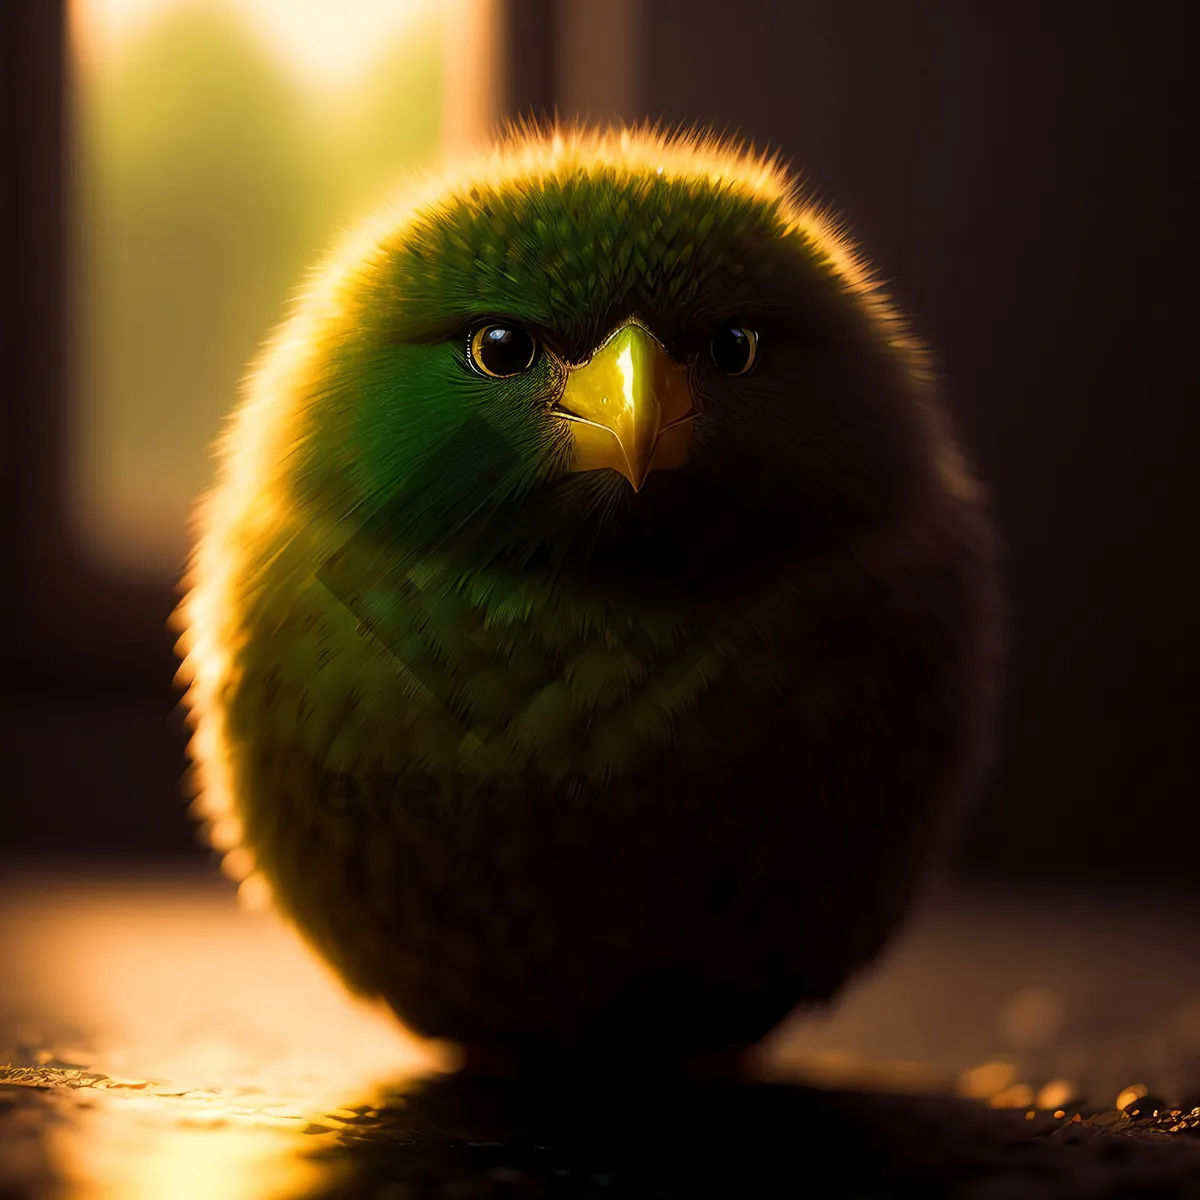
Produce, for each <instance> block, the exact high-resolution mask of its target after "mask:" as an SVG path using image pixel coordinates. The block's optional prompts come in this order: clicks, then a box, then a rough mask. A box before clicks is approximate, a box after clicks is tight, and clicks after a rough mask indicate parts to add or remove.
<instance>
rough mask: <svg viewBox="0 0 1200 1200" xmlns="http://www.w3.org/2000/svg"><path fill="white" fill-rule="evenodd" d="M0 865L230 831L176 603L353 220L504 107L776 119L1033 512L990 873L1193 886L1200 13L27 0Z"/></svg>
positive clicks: (919, 2)
mask: <svg viewBox="0 0 1200 1200" xmlns="http://www.w3.org/2000/svg"><path fill="white" fill-rule="evenodd" d="M0 8H2V13H3V16H2V18H0V19H2V20H3V35H4V48H3V54H4V58H3V62H2V64H0V80H2V85H3V89H4V93H3V95H4V117H5V125H4V134H3V137H4V142H3V159H2V160H0V175H2V178H3V189H4V204H5V210H4V219H3V221H2V222H0V239H2V240H3V253H4V275H3V303H4V307H5V312H6V314H7V315H6V317H5V319H4V322H3V330H2V335H3V338H4V344H3V362H4V369H3V384H2V385H0V386H2V393H3V422H4V423H3V427H2V428H3V434H2V437H0V467H2V470H0V489H2V493H0V494H2V498H3V504H4V511H5V513H6V518H5V520H4V522H3V528H2V529H0V538H2V539H3V541H2V553H0V564H3V566H2V567H0V571H2V572H3V577H4V587H3V589H0V605H2V606H3V608H2V612H3V617H4V620H5V628H7V629H8V630H9V631H10V632H9V636H8V637H6V638H4V639H3V642H2V643H0V655H2V656H3V661H2V664H0V688H2V689H3V692H2V696H3V698H2V701H0V703H2V705H3V710H2V720H0V755H2V756H3V761H4V763H5V764H6V768H7V769H6V772H5V777H4V778H5V793H6V795H5V804H4V809H3V813H4V816H3V823H2V826H0V858H5V857H8V858H14V859H18V860H21V861H24V862H29V861H33V860H38V859H45V860H49V861H51V862H55V863H64V862H67V861H68V860H74V859H80V858H82V859H108V858H112V859H117V858H119V859H132V860H159V859H161V860H176V861H178V860H183V859H191V860H195V861H201V860H203V857H204V854H203V852H202V851H200V850H199V849H197V848H196V846H195V844H194V840H193V836H192V831H191V829H190V827H189V824H188V822H187V821H186V820H185V818H184V811H185V805H184V799H183V797H182V795H181V792H180V790H179V787H178V780H179V775H180V773H181V770H182V767H183V757H182V754H183V745H184V734H183V729H182V726H181V724H180V722H179V719H178V717H177V715H175V713H174V706H175V703H176V700H177V696H176V693H175V691H174V690H173V685H172V676H173V673H174V661H173V656H172V650H171V636H170V634H169V633H168V632H167V629H166V627H165V622H166V619H167V615H168V613H169V612H170V610H171V608H172V606H173V603H174V599H175V594H174V590H173V589H174V585H175V580H176V578H177V577H178V575H179V572H180V567H181V563H182V561H183V557H184V555H185V552H186V548H187V544H188V543H187V536H188V535H187V513H188V508H189V505H190V504H191V502H192V500H193V498H194V497H195V496H196V494H197V493H198V492H199V491H200V490H201V489H203V488H204V487H205V486H206V485H207V483H208V481H209V479H210V477H211V472H212V461H211V458H210V454H209V446H210V444H211V442H212V440H213V438H214V437H215V436H216V434H217V432H218V430H219V428H220V424H221V421H222V418H223V416H224V414H225V413H226V412H227V411H228V409H229V407H230V405H231V404H232V402H233V400H234V398H235V394H236V389H237V385H238V380H239V378H240V377H241V374H242V372H243V370H244V368H245V366H246V364H247V362H248V360H249V359H250V358H251V356H252V355H253V354H254V352H255V350H256V348H257V346H258V344H259V342H260V341H261V340H262V338H263V337H264V336H265V334H266V333H267V332H268V331H269V330H270V329H271V327H272V326H273V325H274V324H275V322H276V321H277V320H278V319H279V317H280V315H281V313H282V310H283V307H284V305H285V303H286V302H287V300H288V298H289V296H290V294H291V293H292V291H293V289H294V288H295V287H296V286H297V285H298V284H299V283H300V282H301V281H302V279H303V277H304V272H305V270H306V269H307V268H308V267H309V266H310V265H311V263H312V262H313V260H314V258H315V257H317V256H318V255H319V254H320V252H321V251H322V249H323V247H324V246H325V245H326V244H327V242H328V241H329V239H330V237H331V235H332V234H333V233H334V232H336V231H337V230H338V229H339V228H341V226H342V225H344V224H346V223H348V222H351V221H353V220H354V219H355V218H356V217H357V216H358V215H359V214H360V213H361V212H362V211H363V210H365V209H367V208H369V207H372V206H374V205H375V204H376V203H377V202H378V200H379V199H380V197H381V196H383V195H384V194H386V192H387V190H388V189H389V187H390V186H391V185H392V184H393V183H394V182H395V181H396V180H397V179H398V178H399V177H402V176H403V175H404V174H405V173H407V172H409V171H411V170H414V169H420V168H424V167H433V166H436V165H437V163H438V162H439V161H440V160H441V159H442V158H444V157H447V156H449V157H453V156H454V155H455V154H457V153H459V152H460V151H461V150H462V148H463V147H464V146H466V145H468V144H470V143H471V142H472V141H474V140H477V139H479V138H480V137H483V136H486V133H487V131H488V129H489V128H491V127H492V126H493V124H494V122H495V121H496V120H497V119H498V118H500V117H502V116H505V115H512V114H518V113H530V112H533V113H544V112H551V111H554V110H557V111H558V112H559V113H561V114H562V115H564V116H575V115H582V116H585V117H589V118H592V119H595V120H604V119H608V118H613V117H620V118H627V119H640V118H642V117H645V116H649V117H651V118H663V119H665V120H667V121H669V122H674V121H698V122H702V123H706V124H712V125H713V126H715V127H717V128H719V129H728V130H731V131H738V132H740V133H742V134H744V135H746V136H747V137H750V138H753V139H754V140H755V142H756V143H759V144H763V143H766V144H769V145H770V146H772V147H776V148H778V149H780V150H781V151H782V152H783V153H784V154H785V155H786V156H788V157H789V158H791V159H792V160H793V162H794V163H795V164H796V165H797V166H798V167H800V168H802V169H803V171H804V172H805V174H806V175H807V177H808V179H809V181H810V182H811V184H812V186H813V187H814V188H815V189H816V191H817V192H818V193H819V195H820V196H821V197H822V198H823V199H825V200H827V201H829V202H832V203H833V204H834V205H835V206H836V207H837V208H838V209H840V210H841V211H843V212H844V213H845V214H846V215H847V216H848V217H849V218H850V220H851V223H852V225H853V228H854V229H855V231H856V232H857V234H858V236H859V237H860V238H861V240H862V242H863V243H864V245H865V246H866V248H867V249H868V251H869V253H870V254H871V255H872V257H873V258H874V260H875V261H876V263H877V264H878V265H879V268H880V271H881V274H882V275H883V276H884V277H885V279H887V280H888V281H889V283H890V287H891V289H892V291H893V292H894V294H895V295H896V297H897V298H898V300H899V301H900V303H901V305H902V306H903V307H904V308H906V309H907V310H909V311H910V312H911V313H912V314H913V316H914V318H915V320H916V322H917V325H918V328H919V329H920V331H921V332H922V333H923V334H924V335H925V336H926V337H927V338H928V339H929V340H930V341H931V342H932V344H933V346H934V347H935V348H936V351H937V354H938V357H939V361H940V365H941V369H942V371H943V373H944V375H945V378H946V381H947V390H948V396H949V401H950V404H951V407H952V409H953V411H954V413H955V415H956V418H957V420H958V424H959V428H960V431H961V433H962V435H963V437H964V439H965V440H966V441H967V442H968V444H969V445H970V447H971V448H972V450H973V453H974V455H975V458H976V460H977V462H978V464H979V468H980V471H981V473H982V475H983V476H984V478H985V479H986V480H987V481H988V483H989V485H990V488H991V492H992V498H993V507H994V511H995V513H996V515H997V518H998V520H999V523H1000V525H1001V527H1002V530H1003V533H1004V537H1005V540H1006V543H1007V554H1008V578H1009V590H1010V603H1011V608H1012V622H1011V637H1012V658H1011V664H1010V669H1009V672H1010V674H1009V687H1008V697H1007V703H1006V709H1005V717H1004V724H1003V728H1002V731H1001V737H1000V743H999V758H998V763H997V766H996V769H995V770H994V771H993V773H992V776H991V779H990V780H989V783H988V786H987V789H986V793H985V795H984V796H983V797H982V798H981V800H980V803H979V806H978V808H977V811H976V813H975V815H974V818H973V820H972V822H971V823H970V825H969V827H968V829H967V832H966V835H965V838H964V840H963V842H962V845H961V848H960V851H959V855H958V858H957V860H956V869H957V870H958V872H959V873H960V874H962V875H964V876H965V877H968V878H982V877H985V876H987V877H997V878H1014V879H1015V878H1028V879H1039V878H1040V879H1043V880H1051V881H1063V880H1075V879H1078V880H1090V881H1093V882H1097V883H1106V884H1111V885H1113V886H1122V887H1136V886H1145V885H1154V884H1157V883H1163V884H1166V883H1175V884H1184V885H1188V884H1191V883H1192V882H1194V881H1195V879H1196V875H1197V872H1196V868H1195V862H1196V859H1195V849H1194V847H1195V844H1196V838H1197V837H1198V836H1200V802H1198V801H1200V736H1197V734H1198V732H1200V688H1198V687H1197V681H1198V680H1200V637H1198V636H1197V634H1196V631H1195V614H1196V613H1197V612H1198V611H1200V572H1197V571H1196V570H1195V565H1194V562H1193V559H1194V557H1195V554H1196V547H1197V544H1198V543H1197V538H1196V534H1195V527H1194V522H1195V519H1196V514H1197V513H1198V512H1200V472H1198V471H1197V470H1196V453H1197V447H1200V404H1198V403H1197V397H1198V396H1200V361H1198V358H1197V355H1196V353H1195V350H1194V337H1195V332H1196V330H1197V329H1198V328H1200V296H1198V289H1200V282H1198V279H1200V275H1198V269H1197V264H1198V258H1200V255H1198V251H1200V236H1198V232H1197V222H1198V216H1197V214H1200V158H1198V156H1197V155H1196V154H1195V153H1194V149H1193V146H1194V140H1195V136H1196V131H1197V128H1198V127H1200V126H1198V119H1200V92H1198V84H1197V82H1196V72H1195V70H1194V66H1195V54H1196V47H1197V46H1198V45H1200V17H1198V16H1197V15H1196V12H1195V10H1194V9H1193V8H1191V7H1189V6H1178V5H1171V4H1168V3H1166V2H1159V0H1150V2H1148V3H1144V4H1141V5H1137V6H1134V7H1132V8H1131V7H1129V6H1127V5H1117V4H1104V3H1099V2H1094V0H1063V2H1062V3H1056V4H1053V5H1045V4H1041V3H1037V2H1036V0H977V2H974V3H971V4H964V3H961V2H960V0H911V2H909V3H906V4H903V5H897V4H891V3H888V2H887V0H852V2H846V0H802V2H797V0H769V2H768V0H759V2H757V3H752V4H745V5H739V6H738V7H737V11H736V13H734V12H733V11H732V10H731V9H730V8H729V6H728V5H725V4H722V3H720V2H719V0H605V2H604V3H594V2H592V0H352V2H347V3H343V4H334V3H325V2H324V0H72V2H70V3H64V2H63V0H5V3H4V4H3V5H2V6H0Z"/></svg>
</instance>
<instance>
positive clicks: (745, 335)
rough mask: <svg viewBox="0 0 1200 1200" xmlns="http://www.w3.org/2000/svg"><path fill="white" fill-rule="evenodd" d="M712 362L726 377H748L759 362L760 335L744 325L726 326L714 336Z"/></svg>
mask: <svg viewBox="0 0 1200 1200" xmlns="http://www.w3.org/2000/svg"><path fill="white" fill-rule="evenodd" d="M712 360H713V362H714V363H716V365H717V370H718V371H723V372H724V373H725V374H726V375H748V374H749V373H750V372H751V371H752V370H753V369H754V364H755V362H757V361H758V334H757V333H755V332H754V330H752V329H746V328H745V327H744V326H742V325H725V326H722V328H720V329H718V330H717V332H716V333H715V334H713V340H712Z"/></svg>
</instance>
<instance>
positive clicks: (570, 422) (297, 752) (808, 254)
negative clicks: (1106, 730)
mask: <svg viewBox="0 0 1200 1200" xmlns="http://www.w3.org/2000/svg"><path fill="white" fill-rule="evenodd" d="M220 454H221V466H220V474H219V478H218V481H217V483H216V485H215V487H214V488H213V490H212V491H211V492H210V493H209V494H208V495H207V496H206V497H204V498H203V500H202V502H201V503H200V505H199V506H198V509H197V533H198V538H197V547H196V551H195V555H194V558H193V561H192V565H191V569H190V574H189V577H188V579H187V580H186V581H185V583H186V588H187V591H186V596H185V599H184V601H183V603H182V604H181V607H180V610H179V613H178V614H177V620H178V624H179V626H180V628H181V630H182V634H183V636H182V638H181V642H180V652H181V654H182V655H183V656H184V663H183V668H182V675H183V677H184V679H185V680H186V681H187V683H188V690H187V693H186V700H185V702H186V705H187V707H188V709H189V714H190V718H191V720H192V723H193V725H194V729H195V733H194V737H193V741H192V744H191V753H192V755H193V758H194V763H195V784H196V789H197V793H198V794H197V800H196V802H195V811H196V813H197V814H198V816H199V817H200V819H201V820H203V822H204V827H205V831H206V833H207V835H208V837H209V839H210V841H211V842H212V844H213V845H214V846H216V847H217V848H218V849H220V850H222V851H224V852H226V853H227V864H229V867H230V869H231V871H233V872H234V873H235V874H237V875H238V876H241V877H244V883H243V885H242V886H243V887H244V888H245V889H247V892H248V894H253V895H258V896H269V897H271V898H272V899H273V902H274V903H275V904H276V905H277V906H278V908H279V909H280V910H281V911H282V912H283V913H284V914H286V915H287V916H288V917H289V918H290V919H291V920H292V921H293V922H294V923H295V925H296V926H297V927H298V929H299V930H300V931H301V932H302V934H303V935H304V936H305V937H306V938H307V939H308V940H309V941H310V942H311V943H312V944H313V945H314V946H315V947H317V948H318V949H319V951H320V952H321V953H322V954H323V955H324V956H325V957H326V958H327V959H328V961H329V962H330V963H331V964H332V965H333V966H334V967H335V968H336V969H337V971H338V972H339V973H340V975H341V976H342V978H343V979H344V980H345V982H346V984H347V985H348V986H349V987H350V988H351V989H352V990H353V991H355V992H357V993H359V994H362V995H366V996H372V997H377V998H382V999H383V1000H384V1001H386V1002H387V1004H389V1005H390V1006H391V1007H392V1008H393V1009H394V1010H395V1012H396V1014H397V1015H398V1016H399V1017H400V1018H401V1020H402V1021H403V1022H405V1023H406V1024H407V1025H408V1026H409V1027H410V1028H412V1029H414V1030H415V1031H417V1032H418V1033H420V1034H423V1035H426V1036H429V1037H435V1038H444V1039H449V1040H451V1041H454V1042H457V1043H460V1044H462V1045H464V1046H466V1047H468V1049H469V1050H470V1051H471V1052H472V1053H473V1054H475V1055H476V1056H479V1057H481V1058H483V1059H486V1058H487V1056H489V1055H491V1056H496V1055H499V1056H507V1059H508V1060H509V1061H516V1062H517V1063H526V1062H534V1061H544V1058H545V1057H546V1056H550V1057H554V1056H558V1055H583V1054H589V1055H594V1056H595V1057H596V1059H597V1060H600V1059H608V1060H610V1061H620V1060H628V1059H629V1058H631V1057H634V1056H636V1057H638V1058H639V1059H641V1060H643V1061H645V1060H647V1059H653V1060H658V1061H663V1062H670V1061H675V1060H682V1059H684V1058H686V1057H688V1056H691V1055H698V1054H705V1053H713V1052H736V1051H738V1050H740V1049H742V1048H745V1047H747V1046H748V1045H750V1044H751V1043H753V1042H755V1041H756V1040H757V1039H759V1038H761V1037H762V1036H763V1035H765V1034H766V1033H767V1032H768V1031H769V1030H771V1028H772V1027H773V1026H775V1025H776V1024H777V1023H778V1022H779V1021H780V1020H781V1019H782V1018H783V1017H784V1016H785V1015H786V1014H787V1013H788V1012H789V1011H790V1010H791V1009H792V1008H793V1007H794V1006H796V1005H797V1004H805V1003H808V1004H812V1003H815V1002H819V1001H822V1000H825V999H828V998H829V997H831V996H833V995H834V994H835V993H836V991H837V990H838V988H839V987H840V986H841V985H842V984H843V983H844V982H845V981H846V980H847V979H848V978H849V977H850V976H851V974H852V973H853V972H855V971H856V970H857V969H859V968H861V967H862V966H863V965H864V964H866V963H868V962H869V961H871V960H872V959H873V958H874V956H875V955H876V954H877V953H878V952H879V951H880V949H881V948H882V947H883V945H884V944H885V942H886V940H887V939H888V938H889V936H890V935H891V933H892V932H893V930H894V929H895V928H896V927H897V925H898V924H899V922H900V921H901V920H902V918H903V915H904V913H905V910H906V908H907V907H908V905H909V903H910V901H911V899H912V897H913V896H914V894H915V893H916V891H917V889H918V887H919V885H920V883H921V881H922V879H923V878H924V877H925V875H926V873H927V870H928V868H929V866H930V864H931V863H932V862H933V861H934V860H935V858H936V855H937V853H938V851H939V849H940V848H941V847H942V846H943V845H944V843H945V841H946V838H947V836H948V834H949V833H950V832H951V830H952V829H953V826H954V817H955V814H956V812H958V811H959V810H960V809H961V808H962V805H963V803H964V801H965V799H966V798H967V797H968V795H969V794H970V793H971V791H972V790H973V788H974V787H975V786H976V784H977V781H978V777H979V775H980V772H981V769H982V767H983V765H984V759H985V758H986V755H987V745H988V740H989V737H988V730H989V727H990V724H991V718H992V713H993V709H994V693H995V691H996V688H995V678H996V671H997V660H998V650H997V643H998V638H997V634H996V613H997V583H996V576H997V571H996V565H995V564H996V557H997V555H996V550H995V538H994V536H993V534H992V531H991V526H990V523H989V521H988V518H987V516H986V515H985V511H984V505H983V501H982V497H981V489H980V487H979V485H978V484H977V482H976V481H975V479H974V477H973V475H972V473H971V470H970V468H969V466H968V465H967V463H966V461H965V460H964V457H963V454H962V453H961V451H960V450H959V448H958V446H957V443H956V442H955V440H954V437H953V434H952V432H951V430H950V427H949V424H948V421H947V417H946V413H945V409H944V407H943V405H942V402H941V400H940V399H939V394H938V389H937V385H936V380H935V376H934V374H933V372H932V370H931V367H930V363H929V361H928V358H927V355H926V352H925V350H924V349H923V348H922V346H921V345H920V343H918V342H917V341H916V340H915V339H914V338H913V337H912V336H911V334H910V332H909V330H908V327H907V325H906V323H905V322H904V321H903V320H902V318H901V317H900V316H899V315H898V313H897V312H896V311H895V309H894V308H893V306H892V305H891V303H890V301H889V300H888V299H887V298H886V297H885V296H884V295H883V294H881V292H880V290H879V288H878V285H877V284H876V282H875V281H874V279H873V277H872V275H871V273H870V270H869V268H868V266H867V264H866V263H865V261H864V260H863V258H862V257H861V256H860V255H859V253H858V252H857V250H856V249H855V248H854V246H853V245H852V244H851V242H850V241H849V239H848V237H847V236H846V234H845V232H844V230H842V229H841V228H840V227H839V226H837V225H836V224H835V223H834V222H832V221H831V219H830V218H829V217H828V216H827V215H826V214H825V213H823V212H822V211H821V210H820V209H819V208H817V207H816V206H815V205H814V204H813V203H812V202H811V201H810V200H809V199H808V198H807V197H806V196H805V195H804V193H803V192H802V191H801V190H800V188H799V186H798V185H797V184H796V183H795V182H794V180H793V179H792V178H791V177H790V176H789V175H788V173H787V171H786V170H785V168H784V167H782V166H781V165H780V164H779V163H778V161H777V160H776V159H773V158H766V157H761V156H758V155H756V154H755V152H754V151H753V150H752V149H751V150H747V149H745V148H744V147H742V146H741V145H737V144H733V143H730V142H726V141H722V140H719V139H715V138H711V137H707V136H704V135H701V134H693V133H685V134H676V135H666V134H663V133H661V132H659V131H657V130H651V129H639V130H623V131H622V130H614V131H607V132H594V131H588V130H581V129H575V130H563V129H545V130H543V129H530V128H523V129H519V130H514V131H512V132H510V133H509V134H508V135H507V136H506V137H505V138H504V139H503V140H502V141H500V142H499V143H497V145H496V146H495V147H494V148H493V149H492V150H490V151H488V152H486V153H483V154H482V155H481V156H480V157H478V158H477V159H476V160H474V161H472V162H470V163H468V164H467V165H466V166H465V167H463V168H462V169H461V170H460V171H459V172H458V173H456V174H452V175H448V176H446V177H444V178H441V179H439V180H436V181H432V182H430V183H427V184H423V185H420V186H416V185H414V190H413V192H412V194H411V195H409V196H407V197H403V198H401V200H400V201H398V202H397V203H396V204H395V205H393V206H392V207H390V208H387V209H386V210H384V211H383V212H382V213H381V214H379V215H378V216H377V217H375V218H373V219H372V220H370V221H368V222H367V223H365V224H364V225H363V226H361V227H359V228H358V229H356V230H355V231H354V232H352V233H351V234H350V235H349V236H348V237H347V238H345V239H344V240H343V242H342V243H341V244H340V245H339V246H338V247H337V248H336V249H335V250H334V252H333V253H332V254H331V255H330V257H329V258H328V260H327V261H326V263H325V264H324V266H323V267H322V268H321V269H320V270H319V271H318V272H317V273H316V274H314V276H313V278H312V281H311V284H310V286H309V287H308V288H307V290H306V291H305V292H304V293H303V294H302V296H301V297H300V299H299V300H298V302H297V304H296V306H295V308H294V311H293V312H292V314H291V316H290V317H289V319H288V320H287V321H286V323H285V324H284V325H283V326H282V327H281V328H280V330H279V331H278V332H277V334H276V335H275V336H274V338H273V340H272V341H271V342H270V343H269V345H268V346H267V347H266V349H265V351H264V353H263V355H262V357H261V359H260V361H259V363H258V365H257V367H256V368H255V370H254V372H253V373H252V375H251V376H250V378H249V379H248V381H247V384H246V389H245V393H244V396H243V398H242V400H241V402H240V404H239V405H238V407H237V409H236V411H235V413H234V415H233V418H232V421H231V423H230V425H229V427H228V430H227V432H226V434H225V435H224V438H223V441H222V444H221V447H220Z"/></svg>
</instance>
